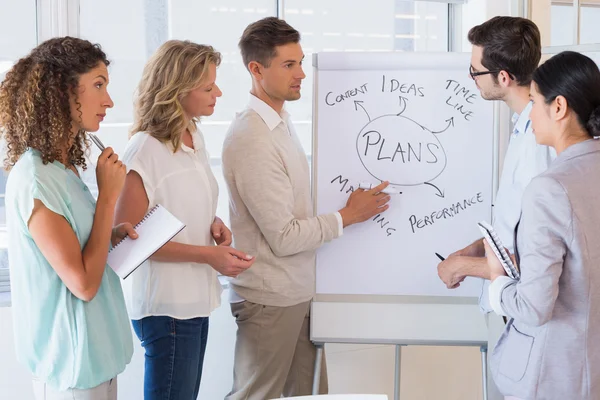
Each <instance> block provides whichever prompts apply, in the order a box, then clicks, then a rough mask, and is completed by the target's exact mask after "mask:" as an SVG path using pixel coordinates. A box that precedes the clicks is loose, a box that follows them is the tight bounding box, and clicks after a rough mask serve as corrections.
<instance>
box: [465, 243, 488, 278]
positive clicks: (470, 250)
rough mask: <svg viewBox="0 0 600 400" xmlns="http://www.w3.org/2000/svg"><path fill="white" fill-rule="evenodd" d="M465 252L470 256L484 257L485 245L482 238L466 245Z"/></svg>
mask: <svg viewBox="0 0 600 400" xmlns="http://www.w3.org/2000/svg"><path fill="white" fill-rule="evenodd" d="M465 253H467V254H469V256H470V257H485V247H484V246H483V239H477V240H476V241H474V242H473V243H471V244H470V245H469V246H467V248H466V249H465ZM486 279H487V278H486Z"/></svg>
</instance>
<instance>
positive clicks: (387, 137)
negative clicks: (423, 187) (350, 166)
mask: <svg viewBox="0 0 600 400" xmlns="http://www.w3.org/2000/svg"><path fill="white" fill-rule="evenodd" d="M356 151H357V152H358V157H359V158H360V161H361V163H362V165H363V166H364V167H365V169H366V170H367V171H368V172H369V174H371V175H372V176H373V177H374V178H376V179H378V180H380V181H389V182H390V184H392V185H398V186H414V185H420V184H423V183H425V182H429V181H432V180H433V179H435V178H437V177H438V176H439V175H440V174H441V173H442V172H443V171H444V168H446V162H447V160H446V153H445V152H444V149H443V147H442V144H441V143H440V141H439V140H438V138H437V136H436V135H434V134H433V133H431V131H429V130H427V129H426V128H424V127H422V126H421V125H419V124H418V123H416V122H415V121H413V120H411V119H410V118H407V117H404V116H402V115H384V116H382V117H379V118H376V119H373V120H372V121H370V122H369V123H368V124H367V125H365V127H364V128H363V129H361V131H360V133H359V134H358V138H357V139H356Z"/></svg>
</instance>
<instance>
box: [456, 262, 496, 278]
mask: <svg viewBox="0 0 600 400" xmlns="http://www.w3.org/2000/svg"><path fill="white" fill-rule="evenodd" d="M463 260H464V263H463V264H462V265H461V267H460V270H459V273H460V275H462V276H471V277H475V278H483V279H490V269H489V268H488V264H487V259H486V258H485V257H463Z"/></svg>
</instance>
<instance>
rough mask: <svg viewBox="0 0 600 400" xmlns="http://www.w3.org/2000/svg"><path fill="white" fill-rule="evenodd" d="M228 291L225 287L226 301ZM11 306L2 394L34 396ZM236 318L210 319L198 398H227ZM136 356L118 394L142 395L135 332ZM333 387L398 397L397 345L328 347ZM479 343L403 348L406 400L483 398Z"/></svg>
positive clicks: (6, 311)
mask: <svg viewBox="0 0 600 400" xmlns="http://www.w3.org/2000/svg"><path fill="white" fill-rule="evenodd" d="M227 296H228V291H227V290H225V291H224V292H223V297H222V298H223V301H224V302H225V301H227ZM12 318H13V315H12V309H11V308H10V307H4V308H0V399H3V400H33V394H32V391H31V382H30V376H29V373H28V372H27V370H26V369H25V368H24V367H23V366H22V365H21V364H18V363H17V361H16V359H15V352H14V336H13V332H12V325H13V324H12ZM235 329H236V328H235V322H234V320H233V317H232V316H231V314H230V312H229V306H228V305H227V304H225V303H224V305H223V306H221V307H220V308H219V309H217V310H216V311H215V312H214V313H213V315H212V317H211V320H210V331H209V340H208V347H207V351H206V358H205V361H204V372H203V377H202V385H201V388H200V395H199V397H198V398H199V399H211V400H212V399H222V398H223V397H224V396H225V395H226V394H227V393H228V392H229V390H230V388H231V382H232V368H233V346H234V343H235ZM134 343H135V353H134V355H133V360H132V361H131V363H130V364H129V365H128V367H127V369H126V370H125V372H124V373H123V374H121V375H120V376H119V398H120V399H125V400H141V399H142V384H143V367H144V356H143V350H142V348H141V346H140V345H139V342H138V341H137V338H135V336H134ZM326 353H327V355H326V357H327V364H328V372H329V388H330V392H331V393H384V394H387V395H388V396H389V398H390V399H392V398H393V388H394V355H395V352H394V347H392V346H380V345H348V344H347V345H337V344H331V345H327V347H326ZM480 362H481V361H480V353H479V349H478V348H463V347H406V348H404V350H403V352H402V380H401V398H402V400H431V399H443V400H479V399H481V398H482V397H481V368H480Z"/></svg>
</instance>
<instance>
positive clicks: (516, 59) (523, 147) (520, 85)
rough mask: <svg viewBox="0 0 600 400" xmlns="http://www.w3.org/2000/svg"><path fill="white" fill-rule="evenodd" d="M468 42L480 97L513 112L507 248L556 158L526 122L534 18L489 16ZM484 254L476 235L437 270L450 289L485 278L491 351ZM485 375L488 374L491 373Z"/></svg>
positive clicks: (503, 213) (536, 41)
mask: <svg viewBox="0 0 600 400" xmlns="http://www.w3.org/2000/svg"><path fill="white" fill-rule="evenodd" d="M469 42H470V43H471V44H472V45H473V49H472V52H471V65H470V67H469V74H470V76H471V78H472V79H473V80H474V81H475V84H476V85H477V88H478V89H479V91H480V93H481V97H483V98H484V99H486V100H501V101H503V102H504V103H506V105H507V106H508V107H509V108H510V109H511V110H512V111H513V112H514V115H513V118H512V122H513V131H512V134H511V136H510V142H509V145H508V150H507V151H506V156H505V158H504V166H503V168H502V175H501V177H500V186H499V188H498V193H497V195H496V201H495V203H494V213H493V215H494V221H493V225H494V228H495V230H496V231H497V232H498V235H499V236H500V239H501V240H502V242H503V243H504V245H505V246H507V247H508V249H509V250H510V251H511V253H512V252H513V246H514V233H515V228H516V226H517V223H518V222H519V218H520V216H521V198H522V196H523V192H524V190H525V187H526V186H527V185H528V184H529V181H530V180H531V179H532V178H534V177H535V176H537V175H538V174H540V173H541V172H543V171H544V170H546V168H547V167H548V166H549V165H550V162H551V161H552V159H553V158H554V157H555V153H554V150H552V149H550V148H549V147H546V146H541V145H538V144H537V143H536V141H535V136H534V134H533V132H532V129H531V123H530V121H529V113H530V111H531V106H532V105H531V103H530V101H529V85H530V83H531V76H532V74H533V71H534V70H535V69H536V68H537V66H538V64H539V62H540V58H541V41H540V32H539V30H538V28H537V26H536V25H535V24H534V23H533V22H531V21H530V20H527V19H524V18H515V17H494V18H492V19H490V20H489V21H487V22H485V23H483V24H481V25H478V26H475V27H473V28H472V29H471V30H470V31H469ZM488 134H491V132H490V133H488ZM484 255H485V253H484V247H483V241H482V240H481V239H479V240H477V241H475V242H474V243H472V244H470V245H469V246H467V247H465V248H464V249H461V250H458V251H456V252H455V253H453V254H451V255H450V256H449V257H448V258H447V259H446V260H445V261H443V262H441V263H440V264H439V265H438V274H439V276H440V278H441V279H442V280H443V281H444V283H445V284H446V286H447V287H448V288H449V289H454V288H457V287H458V286H460V283H461V282H462V281H463V280H464V279H465V278H466V277H468V276H473V277H479V278H483V279H484V284H483V288H482V292H481V297H480V302H479V304H480V307H481V309H482V311H483V312H485V313H486V315H487V320H488V329H489V342H488V346H489V349H490V351H491V350H492V348H493V345H495V343H496V342H497V340H498V337H499V336H500V334H501V333H502V331H503V329H504V324H503V321H502V319H501V317H500V316H498V315H496V314H494V313H492V312H491V311H492V309H491V307H490V305H489V302H488V298H489V297H488V286H489V279H490V276H489V270H488V267H487V261H486V259H485V257H484ZM488 377H490V378H491V374H488ZM491 382H492V380H491V379H488V392H489V397H488V398H489V399H490V400H496V399H502V396H501V395H500V393H499V392H498V390H497V389H496V387H495V385H494V384H492V383H491Z"/></svg>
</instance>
